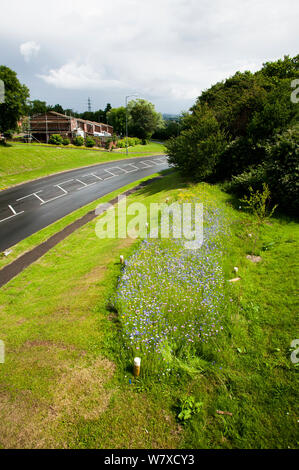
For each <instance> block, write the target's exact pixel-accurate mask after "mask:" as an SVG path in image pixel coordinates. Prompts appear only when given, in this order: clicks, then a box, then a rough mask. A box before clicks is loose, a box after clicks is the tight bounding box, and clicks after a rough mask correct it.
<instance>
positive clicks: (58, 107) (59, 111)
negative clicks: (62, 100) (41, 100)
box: [48, 104, 65, 114]
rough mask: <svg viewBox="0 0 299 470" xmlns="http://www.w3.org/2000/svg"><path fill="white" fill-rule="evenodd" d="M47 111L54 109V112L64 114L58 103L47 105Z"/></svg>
mask: <svg viewBox="0 0 299 470" xmlns="http://www.w3.org/2000/svg"><path fill="white" fill-rule="evenodd" d="M48 111H55V113H60V114H64V113H65V111H64V109H63V107H62V106H61V105H60V104H55V106H48Z"/></svg>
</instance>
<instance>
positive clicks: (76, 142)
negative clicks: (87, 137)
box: [73, 135, 84, 147]
mask: <svg viewBox="0 0 299 470" xmlns="http://www.w3.org/2000/svg"><path fill="white" fill-rule="evenodd" d="M73 143H74V145H76V147H81V146H82V145H84V139H83V137H81V136H80V135H78V136H77V137H75V138H74V140H73Z"/></svg>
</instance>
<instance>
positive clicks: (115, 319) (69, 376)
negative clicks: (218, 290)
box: [0, 175, 298, 449]
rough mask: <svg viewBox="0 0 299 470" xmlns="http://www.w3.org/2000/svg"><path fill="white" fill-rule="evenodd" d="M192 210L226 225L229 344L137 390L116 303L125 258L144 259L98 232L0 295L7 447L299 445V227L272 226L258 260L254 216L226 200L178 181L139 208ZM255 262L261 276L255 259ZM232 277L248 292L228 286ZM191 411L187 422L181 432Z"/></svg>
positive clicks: (221, 339)
mask: <svg viewBox="0 0 299 470" xmlns="http://www.w3.org/2000/svg"><path fill="white" fill-rule="evenodd" d="M194 196H195V197H198V198H200V199H203V200H205V201H207V200H209V201H212V202H213V203H214V204H215V205H216V206H217V207H219V208H220V209H221V210H222V211H223V213H224V214H225V217H226V219H227V220H229V225H230V236H229V240H227V238H226V235H223V236H224V237H225V238H224V241H226V243H224V245H223V248H222V251H221V255H220V257H219V262H220V263H221V269H222V273H223V276H224V279H225V283H224V287H223V292H224V294H225V297H226V298H227V299H228V302H226V308H224V309H223V310H222V311H221V314H222V325H223V331H222V333H221V334H220V335H219V336H215V337H213V338H212V340H211V342H207V343H205V344H203V345H199V346H198V348H197V349H196V350H192V349H190V352H189V354H188V353H187V352H186V351H185V355H184V356H183V357H179V360H180V361H179V363H178V364H177V365H174V364H171V367H170V369H171V371H170V373H169V374H165V373H164V372H161V374H160V375H157V376H154V375H151V374H149V375H148V376H147V377H145V376H142V377H141V378H140V379H139V380H135V381H134V380H133V377H132V369H131V363H130V360H129V357H128V355H127V352H126V346H125V343H124V342H123V341H122V333H123V328H124V326H123V325H122V321H121V318H120V317H119V315H118V313H117V312H115V310H114V309H113V308H111V305H110V304H109V302H108V301H109V299H110V298H111V297H112V296H113V295H114V294H115V291H116V288H117V284H118V277H119V275H120V273H121V266H120V265H119V255H120V254H123V255H124V256H125V258H126V259H130V255H132V256H133V255H134V256H135V253H136V249H138V246H139V243H138V242H136V244H135V243H132V242H131V241H130V240H109V239H106V240H101V241H100V240H98V239H97V238H96V237H95V233H94V227H95V222H94V221H93V222H91V223H89V224H87V225H86V226H85V227H83V228H82V229H80V230H79V231H78V232H76V233H74V234H72V235H71V236H70V237H69V238H68V239H66V240H64V241H63V242H62V243H61V244H59V245H57V247H55V248H54V249H53V250H51V251H50V252H49V253H47V254H46V255H45V256H44V257H43V258H41V259H40V260H39V261H38V262H37V263H35V264H34V265H32V266H31V267H29V268H28V269H27V270H26V271H24V272H23V273H22V274H21V275H19V276H18V277H17V278H15V279H14V280H12V281H11V282H10V283H9V284H8V285H7V286H5V287H3V288H2V289H1V290H0V325H1V333H0V337H1V339H2V340H3V341H4V342H5V345H6V360H5V364H1V365H0V402H1V405H2V406H1V407H0V410H1V411H0V415H1V420H0V445H1V446H2V447H29V448H38V447H66V448H111V449H113V448H189V449H190V448H288V447H291V448H292V447H296V446H297V445H298V443H297V439H296V426H298V423H297V419H298V407H297V403H298V400H297V395H296V394H297V387H296V366H295V365H294V364H293V363H292V362H291V360H290V351H289V349H290V343H291V341H292V340H294V339H295V336H296V333H295V331H296V330H295V327H296V317H295V289H296V282H297V281H296V277H295V253H296V248H297V243H298V225H297V224H296V223H295V222H292V221H287V220H282V219H272V221H271V224H269V225H265V226H264V227H263V228H262V230H261V238H260V240H259V243H258V244H256V245H255V246H254V247H253V245H252V243H253V240H252V238H251V237H249V235H250V234H252V232H253V230H254V224H253V222H254V220H253V219H252V217H251V216H250V215H247V214H245V213H244V212H242V211H239V210H237V209H235V207H234V205H233V201H231V199H230V198H229V196H227V195H226V194H225V193H223V192H221V191H220V189H219V188H217V187H212V186H208V185H203V184H201V185H197V186H192V187H189V186H188V185H187V184H186V183H185V182H183V181H182V180H180V178H178V177H177V176H176V175H169V176H167V177H165V178H164V179H163V180H161V181H158V182H156V183H153V184H152V185H150V186H149V187H146V188H144V189H143V190H141V191H139V192H138V193H136V194H134V195H132V196H130V198H129V201H131V202H143V203H145V204H146V205H148V204H150V203H151V202H163V201H164V200H165V198H166V197H168V198H170V200H177V199H178V198H181V199H185V200H188V198H190V197H194ZM253 251H254V254H255V255H259V256H261V260H260V262H258V263H253V262H252V261H251V260H250V259H247V255H248V254H252V253H253ZM235 266H236V267H238V268H239V275H240V278H241V280H240V281H239V282H236V283H229V282H227V281H228V280H229V279H231V278H232V277H233V276H234V273H233V268H234V267H235ZM136 268H137V267H136ZM165 279H167V272H165ZM162 290H163V286H162V285H161V291H162ZM109 305H110V306H109ZM183 305H184V306H185V304H184V303H182V306H183ZM163 373H164V374H165V375H163ZM130 382H131V383H130ZM192 399H194V401H193V402H192ZM192 403H194V404H196V403H197V404H198V405H199V406H198V407H195V406H194V407H193V405H192ZM192 407H193V408H192ZM190 408H191V409H193V410H194V411H192V412H191V413H189V418H187V419H184V420H182V419H178V415H180V414H181V413H182V412H184V413H183V415H181V416H185V417H186V416H188V409H189V411H190ZM219 411H221V412H224V413H229V414H219V413H218V412H219Z"/></svg>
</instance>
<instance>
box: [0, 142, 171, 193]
mask: <svg viewBox="0 0 299 470" xmlns="http://www.w3.org/2000/svg"><path fill="white" fill-rule="evenodd" d="M164 152H165V149H164V147H163V145H160V144H154V143H152V144H148V145H139V146H136V147H132V148H130V149H129V158H130V157H131V158H134V157H139V156H143V155H145V156H149V155H157V154H163V153H164ZM123 158H126V152H125V150H124V149H122V150H121V151H113V152H106V151H103V150H92V149H91V150H87V149H80V148H78V149H74V148H62V147H61V148H59V147H56V146H55V147H51V146H41V145H37V144H21V143H18V144H16V143H14V144H9V145H8V146H0V190H1V189H6V188H8V187H10V186H13V185H16V184H20V183H24V182H26V181H30V180H34V179H36V178H41V177H44V176H48V175H51V174H53V173H58V172H61V171H67V170H71V169H74V168H79V167H83V166H88V165H94V164H97V163H104V162H109V161H112V160H121V159H123Z"/></svg>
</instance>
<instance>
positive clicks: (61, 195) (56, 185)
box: [41, 180, 73, 206]
mask: <svg viewBox="0 0 299 470" xmlns="http://www.w3.org/2000/svg"><path fill="white" fill-rule="evenodd" d="M69 181H73V180H69ZM69 181H65V182H64V183H60V184H55V185H54V188H59V189H61V191H63V194H60V195H59V196H56V197H52V198H51V199H48V201H44V202H43V203H42V204H41V206H43V205H44V204H48V202H51V201H55V199H60V198H61V197H64V196H65V195H66V194H68V192H67V191H66V190H65V189H63V188H62V187H61V184H65V183H68V182H69Z"/></svg>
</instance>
